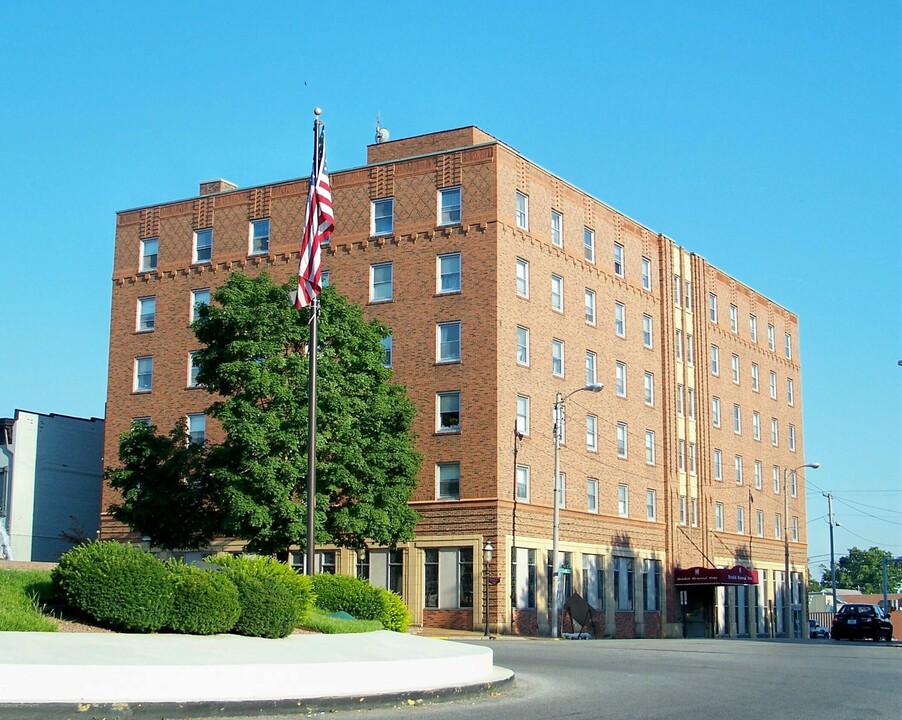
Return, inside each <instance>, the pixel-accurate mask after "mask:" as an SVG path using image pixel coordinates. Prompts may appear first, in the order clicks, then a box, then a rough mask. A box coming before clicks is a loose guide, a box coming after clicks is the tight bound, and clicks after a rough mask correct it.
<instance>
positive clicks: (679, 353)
mask: <svg viewBox="0 0 902 720" xmlns="http://www.w3.org/2000/svg"><path fill="white" fill-rule="evenodd" d="M674 335H675V339H674V352H675V354H676V359H677V360H678V361H680V362H682V360H683V331H682V330H680V328H677V329H676V330H675V331H674Z"/></svg>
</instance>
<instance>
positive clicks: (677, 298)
mask: <svg viewBox="0 0 902 720" xmlns="http://www.w3.org/2000/svg"><path fill="white" fill-rule="evenodd" d="M673 304H674V305H676V306H677V307H681V306H682V304H683V278H681V277H680V276H679V275H677V274H676V273H674V274H673Z"/></svg>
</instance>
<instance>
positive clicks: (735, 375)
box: [730, 353, 739, 385]
mask: <svg viewBox="0 0 902 720" xmlns="http://www.w3.org/2000/svg"><path fill="white" fill-rule="evenodd" d="M730 375H731V377H732V379H733V384H734V385H738V384H739V356H738V355H736V354H735V353H734V354H733V355H731V356H730Z"/></svg>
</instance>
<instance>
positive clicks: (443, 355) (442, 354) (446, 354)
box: [438, 321, 460, 362]
mask: <svg viewBox="0 0 902 720" xmlns="http://www.w3.org/2000/svg"><path fill="white" fill-rule="evenodd" d="M438 362H460V322H459V321H458V322H445V323H439V324H438Z"/></svg>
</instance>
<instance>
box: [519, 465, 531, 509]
mask: <svg viewBox="0 0 902 720" xmlns="http://www.w3.org/2000/svg"><path fill="white" fill-rule="evenodd" d="M517 500H523V501H524V502H529V467H528V466H527V465H517Z"/></svg>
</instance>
